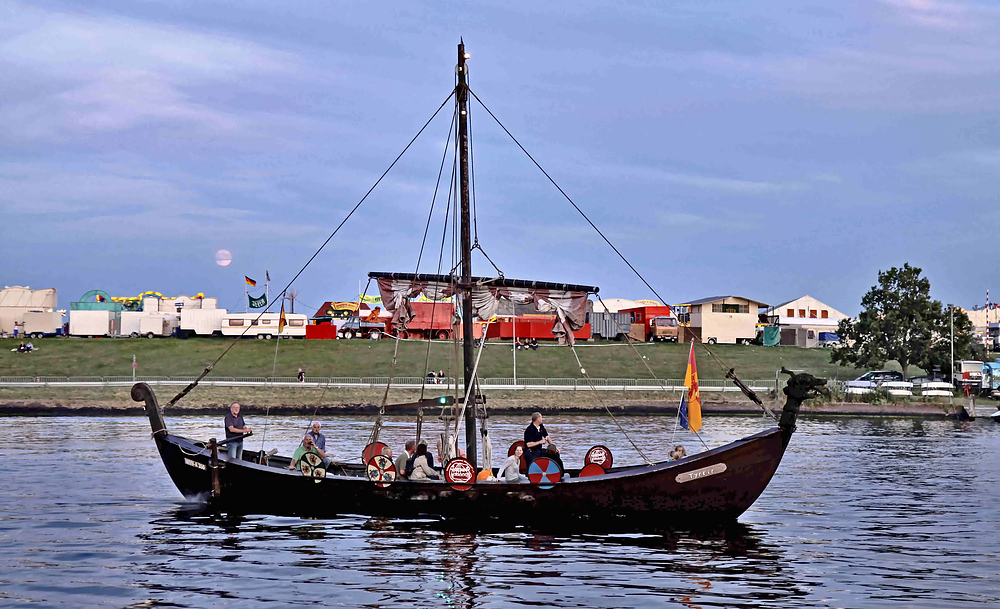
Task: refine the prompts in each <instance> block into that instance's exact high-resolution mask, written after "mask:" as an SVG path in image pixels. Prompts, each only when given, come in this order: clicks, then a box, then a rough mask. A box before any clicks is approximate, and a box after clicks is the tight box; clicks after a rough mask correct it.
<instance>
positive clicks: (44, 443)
mask: <svg viewBox="0 0 1000 609" xmlns="http://www.w3.org/2000/svg"><path fill="white" fill-rule="evenodd" d="M248 419H249V420H248V422H249V423H250V424H251V425H253V424H255V423H256V425H255V427H256V432H257V434H258V437H256V438H254V439H252V440H250V441H248V442H249V447H252V448H254V449H256V448H259V447H260V437H259V436H260V435H262V431H263V425H262V421H260V420H259V419H258V420H255V419H257V418H256V417H249V418H248ZM219 420H220V421H221V415H220V417H219ZM622 422H623V424H624V425H625V427H626V429H628V430H629V431H630V433H632V434H633V437H634V438H636V439H637V440H638V441H639V442H640V443H641V445H642V446H644V447H646V448H648V449H649V450H650V452H652V453H654V454H655V453H657V449H656V448H655V447H658V446H660V447H662V448H663V449H664V450H665V449H666V447H667V442H668V441H669V439H670V432H669V428H670V424H671V423H672V421H671V420H669V419H667V418H663V417H627V418H624V419H623V420H622ZM325 423H326V424H325V431H326V432H327V435H328V438H329V439H328V444H329V445H331V446H334V447H335V450H334V452H335V453H336V454H338V455H339V456H341V457H347V456H349V455H353V454H355V453H358V452H359V451H360V449H361V444H362V441H361V440H359V439H358V438H362V437H364V436H366V435H367V432H368V430H369V427H370V421H369V420H367V419H363V418H354V417H342V418H338V419H336V420H330V421H326V422H325ZM706 423H707V429H706V432H707V433H706V435H705V437H706V440H707V441H708V443H709V444H710V445H712V446H715V445H718V444H720V443H722V442H724V441H726V440H729V439H733V438H736V437H739V436H742V435H746V434H747V433H750V432H752V431H757V430H759V429H761V428H763V427H764V422H763V421H762V420H760V419H754V418H717V417H712V418H709V419H707V420H706ZM307 424H308V421H307V420H305V419H294V418H286V419H280V420H272V421H271V422H270V424H269V426H268V430H267V441H266V447H267V448H271V447H278V448H281V449H282V450H283V452H287V451H288V450H289V449H291V448H292V447H293V445H294V443H295V441H296V440H295V439H296V438H297V436H298V435H299V433H300V432H301V431H303V430H304V429H305V427H306V425H307ZM168 425H170V426H171V430H172V431H174V432H176V433H182V434H184V435H189V436H192V437H199V438H207V437H209V436H210V435H219V432H220V431H221V423H220V422H219V421H216V420H214V419H210V418H206V417H197V418H196V417H191V418H181V419H172V420H168ZM492 425H493V432H492V435H493V437H495V438H496V439H497V440H496V441H497V443H498V444H502V446H497V447H496V453H497V455H498V456H499V454H500V453H501V452H502V453H504V454H506V445H507V444H508V443H509V442H510V441H512V440H513V439H515V438H516V437H517V436H518V435H519V434H520V432H521V429H523V425H524V422H522V421H521V420H519V419H513V418H508V417H497V418H494V419H493V420H492ZM547 427H549V428H550V432H551V433H552V435H553V439H554V440H555V441H556V442H557V443H559V444H560V445H561V448H562V449H563V454H564V456H565V460H566V462H567V465H572V464H578V463H579V462H581V461H582V456H583V453H584V452H585V451H586V449H587V448H589V447H590V446H591V445H593V444H595V443H598V442H601V443H604V444H607V445H609V446H610V447H611V448H612V449H613V450H614V451H615V454H616V460H617V461H618V462H620V463H628V462H636V461H637V458H636V457H635V456H634V452H630V451H629V450H627V447H628V445H627V443H626V442H625V440H624V439H623V438H622V437H621V434H620V433H619V432H617V429H615V428H614V426H613V424H612V423H611V422H610V421H609V420H608V419H607V418H602V417H582V416H572V417H551V420H548V421H547ZM410 433H412V432H411V431H410V427H409V426H408V425H406V424H403V423H391V424H390V425H388V427H387V429H386V431H385V433H384V435H383V437H385V438H386V439H387V441H389V443H390V444H391V445H392V446H393V447H398V446H399V445H400V444H402V441H403V439H404V437H405V436H407V435H409V434H410ZM427 435H429V434H427ZM501 440H503V441H502V442H501ZM677 440H678V441H679V442H681V443H683V444H685V445H686V446H687V447H688V448H689V449H691V448H693V447H694V446H695V442H693V441H691V438H690V437H686V436H685V437H681V436H680V435H679V436H678V438H677ZM998 446H1000V425H996V424H993V423H992V422H991V421H988V420H980V421H976V422H972V423H958V422H950V421H923V420H909V419H877V420H873V419H868V420H846V419H807V420H804V421H802V422H801V424H800V426H799V432H798V433H797V434H796V436H795V437H794V438H793V440H792V445H791V447H790V449H789V452H788V453H787V454H786V456H785V460H784V462H783V463H782V466H781V468H780V469H779V471H778V474H777V475H776V477H775V478H774V480H773V481H772V483H771V485H770V487H769V488H768V490H767V491H766V492H765V493H764V495H763V496H762V497H761V499H760V500H759V501H758V502H757V504H756V505H755V506H754V507H753V508H751V510H750V511H749V512H747V513H746V514H745V515H744V516H743V517H742V518H741V522H740V525H739V526H737V527H734V528H733V529H732V530H728V531H723V532H719V533H716V534H698V535H692V534H689V533H674V534H668V535H611V536H608V535H600V534H581V535H545V534H542V533H544V532H531V531H524V530H511V531H496V532H490V533H470V532H466V531H455V530H448V528H447V527H442V526H440V525H437V524H433V523H426V522H386V521H378V520H370V519H365V518H353V517H351V518H343V519H337V520H323V521H317V520H298V519H288V518H274V517H248V518H244V519H231V520H227V519H224V518H218V517H210V516H199V515H196V513H192V512H191V510H190V508H191V507H192V506H189V505H185V504H184V503H183V500H182V498H181V497H180V496H179V494H178V493H177V491H176V489H174V487H173V486H172V485H171V483H170V481H169V479H168V478H167V475H166V472H165V471H164V470H163V467H162V465H161V464H160V462H159V458H158V457H157V455H156V452H155V449H154V447H153V444H152V442H151V441H150V439H149V427H148V425H147V424H146V422H145V419H143V418H137V417H136V418H47V419H39V418H3V419H0V458H2V463H3V469H2V475H0V606H3V607H8V606H20V605H24V606H33V607H49V606H51V607H57V606H58V607H90V606H103V607H208V606H212V607H241V608H242V607H257V606H268V607H284V606H306V605H319V606H325V605H330V606H344V607H399V608H406V607H515V606H516V607H538V606H558V607H781V608H785V607H883V606H893V607H994V606H998V605H1000V583H998V580H997V573H998V569H1000V533H998V531H1000V526H998V524H1000V523H998V512H1000V508H998V506H997V499H998V497H1000V491H998V484H997V483H998V477H1000V476H998V474H1000V466H998V465H997V463H998V459H997V448H998ZM660 453H661V454H662V451H660ZM497 461H498V459H494V462H495V463H496V462H497Z"/></svg>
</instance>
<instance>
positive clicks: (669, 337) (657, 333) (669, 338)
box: [646, 316, 681, 343]
mask: <svg viewBox="0 0 1000 609" xmlns="http://www.w3.org/2000/svg"><path fill="white" fill-rule="evenodd" d="M680 332H681V327H680V324H679V323H677V318H676V317H665V316H661V317H654V318H652V319H650V320H649V334H647V335H646V340H647V341H648V342H654V341H661V342H671V343H676V342H677V339H678V338H679V337H680Z"/></svg>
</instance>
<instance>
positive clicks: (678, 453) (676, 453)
mask: <svg viewBox="0 0 1000 609" xmlns="http://www.w3.org/2000/svg"><path fill="white" fill-rule="evenodd" d="M686 456H687V451H686V450H684V447H683V446H681V445H680V444H678V445H677V446H675V447H674V449H673V450H672V451H670V454H669V455H667V461H680V460H681V459H683V458H684V457H686Z"/></svg>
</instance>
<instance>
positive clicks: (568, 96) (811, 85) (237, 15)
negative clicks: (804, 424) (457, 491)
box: [0, 0, 1000, 314]
mask: <svg viewBox="0 0 1000 609" xmlns="http://www.w3.org/2000/svg"><path fill="white" fill-rule="evenodd" d="M998 21H1000V5H997V3H996V2H992V1H991V2H986V1H983V2H957V1H956V2H944V1H937V0H880V1H879V0H872V1H866V2H851V1H842V2H836V3H830V2H810V1H808V0H795V1H789V2H779V1H775V2H768V3H758V4H753V3H751V4H750V5H747V3H736V2H712V1H705V0H702V1H698V2H671V3H663V2H628V3H624V2H586V1H576V2H548V3H519V2H515V3H511V2H476V3H457V2H407V3H340V4H337V3H275V2H242V3H239V4H238V5H233V4H232V3H224V4H215V3H211V2H202V1H199V2H179V1H178V2H169V3H161V2H141V3H139V2H102V1H99V0H98V1H90V2H86V3H65V2H44V1H42V2H32V3H30V4H28V3H20V2H16V1H14V2H6V3H4V4H2V5H0V211H2V217H3V222H2V223H0V260H2V264H0V284H2V285H30V286H32V287H36V288H41V287H56V288H58V290H59V300H60V306H62V307H68V305H69V302H70V301H72V300H75V299H77V298H78V297H79V296H80V295H82V294H83V292H85V291H87V290H90V289H95V288H97V289H103V290H105V291H107V292H110V293H111V294H113V295H121V296H126V295H134V294H137V293H139V292H142V291H145V290H157V291H160V292H162V293H164V294H168V295H178V294H189V295H190V294H194V293H197V292H204V293H206V294H208V295H213V296H218V297H219V300H220V304H221V305H222V306H226V307H229V308H233V309H241V308H242V306H243V305H242V298H243V285H242V276H243V275H244V274H247V275H250V276H251V277H253V278H255V279H257V280H258V281H261V282H262V281H263V278H264V270H265V268H266V269H268V270H269V271H270V274H271V277H272V278H273V279H274V280H275V283H280V284H281V285H284V283H285V282H287V281H288V280H289V279H290V278H291V277H292V275H293V274H294V273H295V271H297V270H298V268H299V267H300V266H301V265H302V264H303V263H304V262H305V260H306V259H308V257H309V256H310V255H311V254H312V252H313V251H314V250H315V248H316V247H317V246H318V245H319V244H320V243H322V241H323V240H324V239H325V238H326V236H327V235H328V234H329V233H330V232H331V231H332V230H333V228H334V227H336V225H337V224H338V223H339V222H340V221H341V220H342V219H343V217H344V215H345V214H346V213H347V211H348V210H349V209H350V208H351V207H352V206H353V205H354V204H355V203H356V202H357V201H358V200H359V199H360V198H361V196H362V195H363V194H364V193H365V192H366V191H367V190H368V188H369V187H370V186H371V184H372V183H374V181H375V180H376V179H377V178H378V176H379V175H380V174H381V173H382V171H384V169H385V168H386V167H387V166H388V164H389V162H391V160H392V159H393V158H394V157H395V155H396V154H397V153H398V152H399V151H400V150H401V149H402V147H403V146H404V145H405V143H406V142H407V141H408V140H409V139H410V138H411V137H412V135H413V134H414V133H416V131H417V129H418V128H419V127H420V125H422V124H423V122H424V121H425V120H426V119H427V118H428V117H429V116H430V115H431V113H432V112H433V111H434V109H435V108H437V106H438V105H439V104H440V103H441V102H442V101H443V100H444V99H445V97H446V96H447V95H448V92H449V90H450V88H451V87H452V83H453V79H454V64H455V54H456V46H455V45H456V44H457V43H458V40H459V37H464V39H465V42H466V45H467V50H468V52H469V53H470V54H471V55H472V58H471V59H470V74H471V82H472V88H473V90H474V91H476V93H477V94H478V95H479V97H480V98H482V99H483V101H484V102H486V104H487V105H489V106H490V108H491V110H493V112H494V113H496V114H497V115H498V117H499V118H500V119H501V120H502V121H503V122H504V123H505V124H506V125H507V127H508V128H510V129H511V131H512V132H513V133H514V134H515V135H516V136H517V137H518V138H519V139H520V140H521V142H522V143H523V144H524V145H525V146H526V148H527V149H528V150H529V151H530V152H531V153H532V154H533V155H534V156H535V158H536V159H538V160H539V162H540V163H541V164H542V165H543V166H544V167H545V168H546V169H547V170H548V171H549V173H550V174H551V175H552V176H553V177H554V178H555V179H556V181H558V182H559V184H560V185H561V186H562V187H563V188H564V189H565V190H566V192H567V193H569V194H570V196H572V197H573V198H574V200H575V201H576V202H577V204H579V205H580V206H581V207H582V208H583V209H584V210H585V211H586V212H587V213H588V214H589V215H590V217H591V218H592V219H593V220H594V221H595V223H596V224H597V225H598V226H600V227H601V228H602V230H603V231H604V232H605V233H606V234H607V235H608V236H609V237H610V238H611V239H612V241H613V242H615V243H616V245H617V246H618V247H619V249H621V250H622V252H623V253H625V255H626V256H627V257H629V259H630V260H631V261H632V262H633V264H635V265H636V266H637V267H638V268H639V269H640V271H641V272H643V274H644V275H645V276H646V278H647V279H648V280H649V281H650V283H651V284H652V285H653V286H654V287H655V288H656V291H657V292H658V293H659V294H660V295H661V296H662V297H663V298H664V299H665V300H667V301H668V302H674V303H675V302H681V301H684V300H689V299H694V298H700V297H704V296H712V295H717V294H740V295H745V296H749V297H752V298H756V299H758V300H762V301H765V302H769V303H772V304H774V303H779V302H783V301H786V300H790V299H793V298H796V297H798V296H801V295H803V294H807V293H808V294H811V295H812V296H815V297H817V298H819V299H820V300H822V301H824V302H826V303H827V304H829V305H831V306H833V307H835V308H837V309H840V310H842V311H844V312H846V313H852V314H853V313H856V312H857V310H858V308H859V303H860V300H861V297H862V295H863V294H864V292H865V291H866V290H867V289H868V288H869V287H870V286H871V285H872V284H873V283H874V282H875V280H876V274H877V271H878V270H879V269H887V268H889V267H891V266H901V265H902V264H903V263H904V262H909V263H910V264H913V265H916V266H919V267H921V268H923V269H924V272H925V274H926V275H927V276H928V278H929V279H930V281H931V285H932V293H933V296H934V297H935V298H938V299H941V300H943V301H946V302H955V303H957V304H960V305H963V306H966V307H972V306H975V305H979V304H981V303H982V302H983V301H984V298H985V296H984V293H985V291H986V289H987V288H989V287H993V288H994V290H993V291H994V293H995V294H996V297H995V298H996V299H1000V285H992V286H991V282H992V281H993V279H994V277H995V273H994V272H993V270H992V269H993V267H992V264H991V263H990V260H991V258H992V254H991V252H993V251H995V249H996V242H997V236H998V234H1000V231H998V229H1000V226H998V222H997V220H996V209H997V200H996V199H997V195H996V193H997V186H998V176H1000V171H998V170H1000V124H998V121H997V118H996V117H997V114H996V108H997V107H1000V78H998V76H1000V37H998V32H1000V29H998ZM443 114H444V115H445V116H443V117H442V119H439V120H438V121H436V122H435V123H433V124H432V125H431V127H430V128H429V129H428V132H427V134H426V135H425V136H424V137H423V138H421V139H420V140H418V142H417V143H416V144H415V145H414V147H413V148H412V149H411V151H410V153H408V155H407V156H405V157H404V158H403V160H402V161H401V162H400V164H399V165H398V166H397V168H396V169H395V170H394V171H393V172H392V173H390V174H389V176H388V177H387V178H386V180H385V181H384V182H383V184H382V186H381V187H380V188H379V189H377V190H376V191H375V193H374V194H373V195H372V196H371V197H370V198H369V200H368V201H367V202H366V203H365V205H364V206H362V208H361V209H360V210H359V212H358V213H357V214H356V215H355V216H354V217H353V218H352V219H351V220H350V221H349V222H348V224H347V225H346V226H345V227H344V229H343V230H342V231H341V233H340V234H339V235H338V236H337V237H335V238H334V240H333V241H332V242H331V243H330V245H329V246H328V247H327V248H326V249H325V250H324V252H323V253H322V254H321V255H320V256H319V257H318V258H317V260H316V262H314V263H313V265H312V266H311V267H310V268H309V269H308V270H307V271H306V272H305V273H304V274H303V275H302V277H301V278H300V280H299V281H298V282H297V283H296V285H295V286H294V287H295V288H297V289H299V290H300V292H301V293H300V296H299V302H300V303H302V304H304V305H308V306H318V305H319V304H320V303H321V302H322V301H324V300H335V299H349V298H351V297H353V296H354V295H355V294H356V292H357V286H358V282H359V281H362V280H363V279H364V278H365V277H366V273H367V272H368V271H369V270H399V271H411V270H413V268H414V264H415V260H416V255H417V252H418V251H419V248H420V238H421V235H422V232H423V227H424V223H425V221H426V216H427V210H428V207H429V205H430V201H431V196H432V193H433V189H434V183H435V177H436V173H437V167H438V164H439V163H440V160H441V154H442V150H443V147H444V144H445V141H446V138H447V133H448V125H447V118H448V116H450V111H449V110H446V111H445V112H444V113H443ZM473 128H474V135H475V139H474V143H475V146H476V148H475V160H476V192H477V208H478V211H479V224H478V225H479V237H480V241H481V242H482V244H483V247H484V249H485V251H486V252H487V254H489V256H490V258H491V259H492V260H493V261H494V262H496V263H497V265H498V266H499V267H500V268H501V270H502V271H503V272H504V273H505V275H507V276H508V277H521V278H530V279H542V280H560V281H572V282H578V283H585V284H592V285H599V286H601V288H602V289H601V294H602V295H603V296H605V297H627V298H649V297H652V294H650V293H649V291H648V290H647V289H646V288H645V287H644V286H643V285H642V283H641V282H640V281H639V280H638V279H637V278H635V277H634V276H633V275H631V274H630V272H629V271H628V269H627V267H625V266H624V264H623V263H621V261H620V260H618V259H617V258H616V257H615V255H614V254H613V252H611V251H610V250H609V249H608V248H607V246H606V245H604V244H603V243H602V242H601V241H600V239H599V238H598V237H597V236H596V235H595V234H594V233H593V232H592V231H591V229H590V228H589V227H588V226H587V225H586V224H585V223H584V222H583V221H582V219H581V218H580V217H579V216H577V215H576V213H575V212H574V211H573V210H572V208H570V207H569V205H568V203H566V202H565V200H563V199H562V198H561V196H560V195H559V193H558V192H557V191H556V190H555V189H554V188H552V187H551V185H549V184H548V183H547V181H546V180H545V179H544V177H543V176H541V175H540V174H539V173H538V172H537V170H535V169H534V168H533V167H532V166H531V164H530V163H529V162H528V161H527V159H526V158H525V157H524V156H523V155H522V154H521V153H520V151H519V150H517V149H516V148H515V147H514V146H513V144H512V143H511V142H510V141H509V140H508V139H506V136H505V135H504V134H503V133H502V131H500V130H499V129H498V128H497V127H496V126H495V124H492V123H491V121H490V119H489V117H488V116H487V115H486V113H485V112H483V111H482V109H481V108H478V107H476V106H474V107H473ZM438 209H439V210H440V209H441V207H440V203H439V207H438ZM441 225H442V220H441V219H440V218H436V219H435V221H434V224H433V226H434V228H433V229H432V235H434V236H433V237H432V239H431V241H432V243H438V242H440V238H441V236H440V231H441ZM428 247H429V252H430V253H429V254H425V261H426V260H427V259H428V257H429V258H436V255H437V245H430V246H428ZM223 248H224V249H228V250H230V251H231V252H232V254H233V263H232V265H231V266H229V267H225V268H222V267H219V266H217V265H216V264H215V262H214V254H215V252H216V251H217V250H219V249H223ZM435 266H436V265H435V264H433V263H430V264H428V263H426V262H425V264H424V266H422V267H421V270H422V271H428V272H433V271H434V270H435V268H434V267H435ZM476 271H477V272H478V273H481V274H488V273H489V272H490V267H489V264H488V263H487V262H486V261H485V259H484V258H482V257H478V258H477V259H476ZM261 285H262V283H261ZM310 312H311V311H310Z"/></svg>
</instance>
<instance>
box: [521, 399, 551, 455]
mask: <svg viewBox="0 0 1000 609" xmlns="http://www.w3.org/2000/svg"><path fill="white" fill-rule="evenodd" d="M548 443H549V432H548V431H546V430H545V425H542V413H540V412H535V413H532V415H531V423H530V424H529V425H528V427H526V428H525V430H524V457H525V459H527V460H528V465H531V462H532V461H534V460H535V459H537V458H538V457H544V456H545V449H544V448H543V445H545V444H548Z"/></svg>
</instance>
